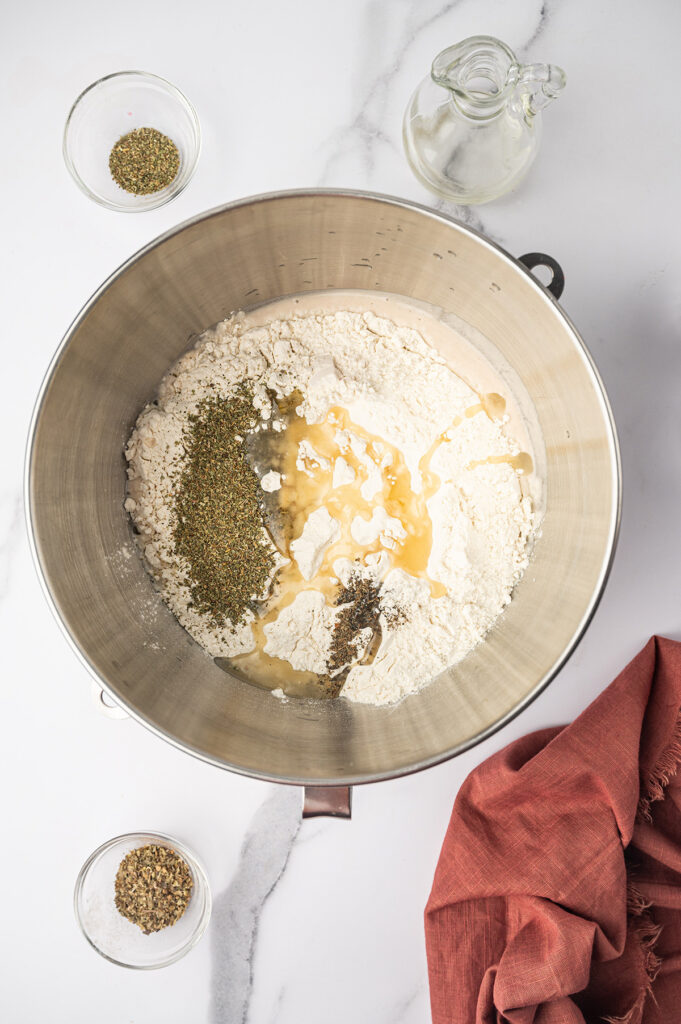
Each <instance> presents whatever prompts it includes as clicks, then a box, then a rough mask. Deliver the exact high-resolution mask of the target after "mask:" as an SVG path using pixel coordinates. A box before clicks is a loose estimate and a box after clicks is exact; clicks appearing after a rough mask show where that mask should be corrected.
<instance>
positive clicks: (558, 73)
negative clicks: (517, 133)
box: [518, 64, 566, 117]
mask: <svg viewBox="0 0 681 1024" xmlns="http://www.w3.org/2000/svg"><path fill="white" fill-rule="evenodd" d="M565 82H566V77H565V72H564V71H563V69H562V68H559V67H558V65H557V64H524V65H523V66H522V68H521V69H520V76H519V78H518V85H519V88H520V92H521V93H522V95H523V99H524V104H525V110H526V112H527V113H528V114H530V115H531V116H532V117H534V115H535V114H538V113H539V111H540V110H543V108H544V107H546V106H548V104H549V103H551V102H552V101H553V100H555V98H556V96H558V94H559V93H561V92H562V91H563V89H564V88H565Z"/></svg>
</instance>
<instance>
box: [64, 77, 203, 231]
mask: <svg viewBox="0 0 681 1024" xmlns="http://www.w3.org/2000/svg"><path fill="white" fill-rule="evenodd" d="M135 128H156V129H158V131H160V132H163V134H164V135H167V136H168V138H170V139H172V140H173V142H174V143H175V145H176V146H177V148H178V150H179V154H180V169H179V171H178V172H177V174H176V176H175V178H174V179H173V181H172V182H171V183H170V185H167V186H166V188H164V189H160V190H159V191H158V192H152V193H151V195H147V196H136V195H134V194H133V193H132V192H126V191H125V189H122V188H121V187H120V185H117V184H116V182H115V181H114V179H113V178H112V177H111V172H110V170H109V154H110V153H111V149H112V147H113V145H114V143H115V142H117V141H118V140H119V139H120V137H121V136H122V135H127V133H128V132H131V131H133V129H135ZM200 151H201V129H200V127H199V119H198V117H197V115H196V111H195V110H194V108H193V106H192V105H191V103H190V102H189V100H188V99H187V97H186V96H184V95H183V94H182V93H181V92H180V90H179V89H176V88H175V86H174V85H171V84H170V82H166V80H165V79H164V78H159V77H158V75H150V74H148V73H147V72H146V71H119V72H117V73H116V74H114V75H107V76H106V77H105V78H100V79H99V81H97V82H94V83H93V84H92V85H90V86H88V88H87V89H86V90H85V92H82V93H81V94H80V96H79V97H78V99H77V100H76V102H75V103H74V104H73V106H72V107H71V111H70V113H69V116H68V118H67V119H66V127H65V128H64V144H63V152H64V160H65V161H66V166H67V167H68V169H69V171H70V172H71V175H72V177H73V180H74V181H75V183H76V185H78V187H79V188H80V189H82V191H83V192H84V193H85V195H86V196H89V197H90V199H94V201H95V202H96V203H99V204H100V206H106V207H108V209H110V210H121V211H123V212H126V213H136V212H140V211H143V210H155V209H156V208H157V207H159V206H163V205H164V204H165V203H169V202H170V200H171V199H174V198H175V196H178V195H179V194H180V192H182V190H183V189H184V188H186V186H187V185H188V184H189V182H190V180H191V177H192V175H193V174H194V171H195V170H196V165H197V163H198V159H199V153H200Z"/></svg>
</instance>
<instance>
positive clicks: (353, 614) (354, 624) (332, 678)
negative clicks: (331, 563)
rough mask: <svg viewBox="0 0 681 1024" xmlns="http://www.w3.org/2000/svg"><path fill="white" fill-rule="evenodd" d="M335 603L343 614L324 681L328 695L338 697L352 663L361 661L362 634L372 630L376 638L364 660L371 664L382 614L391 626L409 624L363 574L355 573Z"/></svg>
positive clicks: (376, 584) (332, 641)
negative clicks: (384, 600) (358, 647)
mask: <svg viewBox="0 0 681 1024" xmlns="http://www.w3.org/2000/svg"><path fill="white" fill-rule="evenodd" d="M334 603H335V605H336V607H340V611H339V612H338V615H337V616H336V621H335V623H334V627H333V634H332V637H331V653H330V656H329V662H328V669H329V676H328V677H325V678H324V680H323V682H324V687H325V690H326V692H327V694H328V695H330V696H334V697H337V696H338V695H339V693H340V692H341V690H342V688H343V683H344V682H345V679H346V678H347V675H348V672H349V671H350V668H351V667H352V664H353V663H354V662H356V661H357V653H358V649H357V641H358V638H359V635H360V633H361V632H362V631H363V630H366V629H370V630H371V633H372V637H371V640H370V642H369V645H368V647H367V649H366V650H365V652H364V655H363V659H362V660H364V661H370V660H371V659H372V655H375V654H376V651H377V650H378V648H379V647H380V644H381V639H382V634H383V630H382V627H381V623H380V617H381V615H383V617H384V620H385V621H386V622H387V623H388V624H389V625H399V624H400V623H401V622H403V621H405V619H406V613H405V612H404V611H403V610H402V609H398V608H395V607H393V606H392V605H390V606H388V605H385V604H384V603H383V601H382V599H381V586H380V583H378V582H377V581H376V580H375V579H373V578H372V577H370V576H362V575H361V573H359V572H355V573H353V574H352V576H351V577H350V579H349V580H348V581H347V583H346V584H345V585H344V586H341V587H340V588H339V591H338V593H337V595H336V599H335V602H334ZM334 673H335V674H334Z"/></svg>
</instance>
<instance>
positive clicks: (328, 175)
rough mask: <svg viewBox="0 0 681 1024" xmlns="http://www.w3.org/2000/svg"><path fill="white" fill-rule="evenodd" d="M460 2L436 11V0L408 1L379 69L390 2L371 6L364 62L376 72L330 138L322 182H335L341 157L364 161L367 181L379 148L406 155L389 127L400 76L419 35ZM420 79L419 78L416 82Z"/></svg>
mask: <svg viewBox="0 0 681 1024" xmlns="http://www.w3.org/2000/svg"><path fill="white" fill-rule="evenodd" d="M459 3H461V0H448V2H447V3H445V4H442V3H439V4H437V5H435V10H432V7H433V4H432V3H430V2H427V3H422V4H419V5H412V4H402V5H401V7H402V10H403V11H404V12H405V16H404V22H403V26H402V30H401V32H400V36H399V40H398V43H397V46H396V47H395V48H394V49H391V50H389V51H387V53H386V55H385V65H384V66H383V67H382V68H380V69H379V70H376V69H375V62H376V56H377V55H379V54H380V53H381V50H382V47H381V45H380V44H381V42H382V35H383V33H384V31H385V21H386V17H385V7H384V5H383V4H382V3H377V2H373V3H370V4H368V5H367V9H366V15H365V19H364V24H363V32H362V34H361V36H362V38H363V39H364V44H363V45H364V50H365V53H366V54H367V59H366V60H363V61H362V68H368V69H370V75H371V77H370V79H369V81H368V82H367V83H366V85H364V86H363V87H362V88H361V90H360V103H359V107H358V109H357V113H356V114H355V115H354V117H353V118H352V120H351V121H350V122H349V123H347V124H345V125H343V126H341V127H339V128H337V129H336V131H335V132H334V133H333V136H332V138H331V140H330V147H331V152H330V154H329V156H328V157H327V159H326V163H325V165H324V169H323V171H322V175H321V180H320V184H322V185H326V184H329V183H331V181H332V180H333V179H334V178H335V172H336V169H337V167H338V165H339V163H340V162H341V160H342V161H346V160H347V159H348V157H352V156H354V157H355V158H356V159H357V160H359V161H361V164H362V166H363V169H364V172H365V174H366V176H367V180H369V181H370V180H371V178H372V175H373V173H374V170H375V166H376V158H375V154H376V149H377V148H378V147H379V146H388V147H389V148H390V149H391V150H392V151H393V152H394V153H395V155H396V156H400V157H401V153H400V143H399V140H398V139H396V138H395V133H394V132H393V131H389V130H388V129H387V126H388V125H389V124H390V123H391V118H390V117H389V116H388V110H389V104H390V101H391V99H392V91H393V86H394V83H395V79H396V77H397V75H398V74H399V72H400V69H401V68H402V66H403V63H404V60H405V58H406V56H407V53H408V51H409V50H410V49H411V47H412V46H413V45H414V43H415V42H416V40H417V39H418V38H419V36H420V35H421V34H422V33H423V32H425V31H426V30H427V29H428V28H430V27H431V26H433V25H435V24H436V23H437V22H439V21H440V20H441V19H443V18H445V17H446V15H447V14H449V12H450V11H452V10H453V9H454V8H455V7H456V6H457V5H458V4H459ZM433 56H434V55H433ZM416 84H417V83H416V82H414V87H416Z"/></svg>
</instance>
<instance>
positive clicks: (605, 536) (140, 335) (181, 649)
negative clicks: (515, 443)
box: [27, 191, 620, 786]
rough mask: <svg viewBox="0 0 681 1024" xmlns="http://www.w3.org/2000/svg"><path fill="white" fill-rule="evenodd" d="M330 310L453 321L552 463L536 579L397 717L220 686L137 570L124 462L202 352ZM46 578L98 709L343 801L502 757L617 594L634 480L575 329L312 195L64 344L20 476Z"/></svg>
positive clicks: (273, 207)
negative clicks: (213, 342)
mask: <svg viewBox="0 0 681 1024" xmlns="http://www.w3.org/2000/svg"><path fill="white" fill-rule="evenodd" d="M328 288H344V289H345V288H360V289H362V288H365V289H366V288H369V289H378V290H382V291H385V292H391V293H397V294H399V295H403V296H407V297H409V298H415V299H418V300H422V301H425V302H428V303H433V304H435V305H436V306H440V307H443V308H444V309H445V310H448V311H451V312H452V313H454V314H455V315H456V316H457V317H458V318H460V320H461V321H463V322H464V323H465V324H467V325H470V327H471V329H472V330H473V331H474V332H479V334H478V335H476V336H478V337H480V336H482V337H483V338H485V339H488V343H491V345H492V346H493V347H494V350H495V351H496V352H498V353H499V355H500V357H503V360H505V361H506V363H507V364H510V366H511V367H512V368H513V370H514V371H515V372H516V373H517V375H518V376H519V377H520V379H521V380H522V382H523V384H524V386H525V388H526V390H527V393H528V394H529V396H530V398H531V400H532V403H533V405H534V408H535V410H536V414H537V418H538V421H539V425H540V427H541V431H542V433H543V438H544V442H545V446H546V460H547V465H546V474H547V476H546V483H547V494H546V497H547V503H546V514H545V518H544V524H543V529H542V534H541V536H540V538H539V540H538V542H537V544H536V549H535V552H534V555H533V559H532V563H531V565H530V568H529V569H528V571H527V573H526V574H525V576H524V578H523V579H522V581H521V583H520V584H519V586H518V587H517V590H516V593H515V596H514V598H513V601H512V602H511V604H510V605H509V607H508V609H507V610H506V611H505V612H504V614H503V615H502V616H501V618H500V619H499V620H498V622H497V624H496V626H495V627H494V629H493V630H492V631H491V633H490V634H489V636H488V638H487V640H486V641H485V642H484V643H483V644H481V645H480V646H479V647H478V648H477V649H476V650H474V651H473V653H472V654H470V655H469V656H468V657H467V658H466V659H465V660H464V661H463V662H462V663H461V664H459V665H458V666H456V667H455V668H453V669H451V670H449V671H447V672H446V673H444V674H443V676H441V677H440V678H439V679H437V680H436V681H435V682H434V683H433V684H432V685H430V686H429V687H427V688H426V689H425V690H423V691H422V692H421V693H419V694H417V695H414V696H411V697H408V698H407V699H405V700H404V701H402V703H400V704H398V705H396V706H394V707H388V708H385V707H383V708H374V707H368V706H363V705H359V704H352V703H350V702H348V701H345V700H342V699H341V700H338V701H331V702H327V701H298V700H289V701H288V702H285V703H284V702H281V701H278V700H274V699H272V697H271V696H270V695H269V693H268V692H266V691H264V690H261V689H258V688H256V687H254V686H250V685H248V684H246V683H244V682H242V681H240V680H238V679H236V678H233V677H231V676H230V675H228V674H226V673H225V672H224V671H223V670H222V669H221V668H219V667H218V666H217V665H215V664H214V663H213V662H212V661H211V660H210V659H209V658H208V657H207V656H206V655H205V654H204V653H203V651H202V650H201V649H200V648H199V647H198V646H197V645H196V644H195V643H194V642H193V641H192V640H191V638H190V637H189V636H188V634H187V633H185V632H184V631H183V630H182V629H181V627H180V626H179V625H178V623H177V622H176V620H175V618H174V617H173V616H172V614H171V613H170V612H169V611H168V610H167V609H166V608H165V606H164V605H163V604H162V603H161V601H160V599H159V598H158V596H157V594H156V593H155V591H154V588H153V585H152V582H151V579H150V578H149V576H148V575H147V573H146V571H145V569H144V567H143V565H142V563H141V561H140V560H139V559H137V558H136V557H133V558H130V557H128V558H125V557H124V554H123V552H124V551H125V550H126V549H127V550H128V551H129V546H130V539H131V533H130V522H129V520H128V516H127V515H126V513H125V512H124V510H123V498H124V492H125V463H124V458H123V447H124V445H125V442H126V440H127V438H128V435H129V434H130V431H131V429H132V426H133V424H134V422H135V419H136V417H137V415H138V413H139V411H140V409H141V408H142V407H143V406H144V404H145V403H146V402H147V401H149V399H150V398H151V397H152V396H153V395H154V391H155V389H156V386H157V384H158V382H159V381H160V379H161V377H162V376H163V374H164V373H165V371H166V370H167V369H168V367H169V366H170V364H171V363H172V362H174V360H175V359H177V357H178V356H179V355H180V353H182V352H183V351H184V349H185V348H186V347H187V345H188V343H189V342H190V339H191V338H192V337H193V336H194V335H195V334H197V333H198V332H200V331H201V330H203V329H204V328H205V327H208V326H209V325H211V324H213V323H215V322H216V321H218V320H220V319H222V318H224V317H225V316H227V314H229V313H230V312H231V311H233V310H235V309H239V308H243V307H248V306H251V305H254V304H258V303H262V302H265V301H268V300H272V299H275V298H279V297H281V296H284V295H287V294H291V293H296V292H305V291H309V290H318V289H321V290H323V289H328ZM27 499H28V500H27V505H28V510H29V513H28V514H29V521H30V532H31V534H32V540H33V544H34V551H35V556H36V560H37V565H38V567H39V572H40V574H41V576H42V580H43V583H44V586H45V591H46V593H47V595H48V598H49V600H50V602H51V604H52V606H53V608H54V610H55V612H56V614H57V617H58V619H59V620H60V621H61V623H62V625H63V627H64V630H65V633H66V635H67V636H68V637H69V638H70V640H71V643H72V644H73V646H74V648H75V650H76V651H77V652H78V654H79V655H80V657H81V658H82V660H83V661H84V663H85V664H86V665H87V667H88V668H89V669H90V671H91V672H92V673H93V675H94V676H95V677H96V678H97V679H98V680H99V681H100V682H101V685H102V686H103V687H104V688H105V690H106V691H107V692H108V693H109V694H110V695H111V696H112V697H113V698H114V700H115V701H117V702H118V703H119V704H121V705H123V706H124V707H125V708H126V709H127V710H128V711H129V712H130V714H131V715H133V716H134V717H135V718H137V719H138V720H139V721H140V722H142V723H144V724H145V725H147V726H148V727H149V728H150V729H152V730H153V731H154V732H156V733H157V734H158V735H160V736H163V737H164V738H165V739H167V740H170V741H171V742H172V743H175V744H176V745H177V746H179V747H181V748H182V749H183V750H186V751H188V752H190V753H193V754H196V755H198V756H199V757H202V758H204V759H205V760H207V761H211V762H213V763H214V764H216V765H220V766H222V767H225V768H231V769H233V770H234V771H238V772H243V773H245V774H248V775H253V776H256V777H259V778H266V779H272V780H277V781H282V782H290V783H300V784H305V783H308V784H312V785H322V786H324V785H335V786H342V785H347V784H351V783H357V782H368V781H374V780H378V779H386V778H390V777H392V776H397V775H401V774H404V773H406V772H410V771H415V770H417V769H421V768H426V767H428V766H429V765H433V764H435V763H437V762H438V761H442V760H443V759H445V758H448V757H451V756H453V755H454V754H457V753H459V752H460V751H462V750H465V749H466V748H468V747H470V746H471V745H472V744H474V743H477V742H478V741H479V740H481V739H482V738H483V737H485V736H488V735H489V734H490V733H491V732H492V731H493V730H494V729H497V728H499V726H501V725H502V724H503V723H504V722H506V721H508V720H509V718H510V717H512V716H513V715H514V714H516V713H517V712H518V711H520V710H521V709H522V708H523V707H525V706H526V705H527V704H528V702H529V701H531V700H532V698H533V697H535V696H536V695H537V694H538V693H539V692H540V690H541V689H542V688H543V687H544V686H545V685H546V684H547V683H548V681H549V680H550V679H551V678H552V677H553V676H554V675H555V674H556V672H557V671H558V669H559V668H560V667H561V665H562V664H563V663H564V662H565V660H566V659H567V657H568V656H569V654H570V653H571V651H572V650H573V648H574V647H575V645H576V643H577V641H578V640H579V638H580V636H581V635H582V633H583V631H584V629H585V628H586V626H587V624H588V622H589V619H590V617H591V615H592V614H593V611H594V608H595V606H596V604H597V602H598V599H599V597H600V594H601V591H602V589H603V586H604V583H605V580H606V577H607V574H608V570H609V566H610V562H611V559H612V555H613V549H614V545H615V539H616V534H617V527H618V520H619V502H620V469H619V459H618V449H617V442H616V438H615V432H614V427H613V422H612V417H611V414H610V410H609V407H608V402H607V399H606V397H605V394H604V391H603V387H602V385H601V382H600V380H599V378H598V374H597V372H596V370H595V368H594V366H593V364H592V362H591V359H590V357H589V355H588V353H587V351H586V349H585V347H584V345H583V343H582V341H581V339H580V337H579V335H578V334H577V332H576V330H575V328H574V327H573V326H572V324H571V323H570V321H569V320H568V318H567V317H566V316H565V314H564V313H563V311H562V310H561V308H560V307H559V306H558V305H557V303H556V302H555V301H554V299H553V298H552V297H551V295H550V294H549V293H548V291H547V290H546V289H545V288H544V287H542V285H540V284H539V283H538V282H537V281H536V280H535V279H534V278H533V277H532V276H531V274H530V273H529V272H528V271H527V270H526V269H525V267H524V266H522V265H521V264H520V263H519V262H518V261H517V260H514V259H513V258H512V257H510V256H509V255H508V254H507V253H505V252H503V251H502V250H501V249H499V248H498V247H497V246H495V245H493V244H492V243H491V242H489V241H488V240H487V239H486V238H484V237H482V236H481V235H479V234H477V233H476V232H475V231H472V230H471V229H469V228H467V227H464V226H463V225H462V224H458V223H456V222H455V221H452V220H450V219H449V218H447V217H445V216H442V215H441V214H436V213H434V212H433V211H431V210H428V209H425V208H422V207H419V206H416V205H414V204H411V203H407V202H403V201H400V200H395V199H388V198H385V197H381V196H375V195H366V194H358V193H339V192H331V191H328V192H325V191H314V192H312V191H305V192H293V193H279V194H275V195H268V196H262V197H258V198H255V199H250V200H246V201H244V202H238V203H233V204H230V205H228V206H225V207H222V208H220V209H217V210H214V211H212V212H209V213H207V214H205V215H203V216H201V217H197V218H196V219H194V220H192V221H190V222H188V223H187V224H184V225H181V226H180V227H179V228H177V229H175V230H173V231H171V232H169V233H168V234H166V235H164V236H163V237H162V238H160V239H158V240H157V241H156V242H153V243H152V244H151V245H149V246H147V247H146V248H145V249H143V250H142V251H141V252H140V253H138V255H136V256H134V257H133V258H132V259H130V260H129V261H128V262H127V263H125V264H124V265H123V266H122V267H121V268H120V269H119V270H118V271H116V273H115V274H113V275H112V277H110V278H109V280H108V281H107V282H105V284H104V285H103V286H102V287H101V288H100V289H99V291H98V292H97V293H96V294H95V295H94V296H93V297H92V299H91V300H90V301H89V302H88V304H87V305H86V307H85V308H84V309H83V311H82V312H81V313H80V315H79V316H78V318H77V319H76V321H75V322H74V324H73V325H72V327H71V328H70V329H69V331H68V333H67V335H66V337H65V338H64V340H63V342H62V344H61V346H60V348H59V350H58V352H57V354H56V356H55V358H54V361H53V363H52V366H51V367H50V370H49V372H48V375H47V378H46V380H45V383H44V385H43V388H42V391H41V394H40V397H39V400H38V403H37V407H36V412H35V416H34V421H33V425H32V430H31V438H30V444H29V458H28V462H27Z"/></svg>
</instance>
